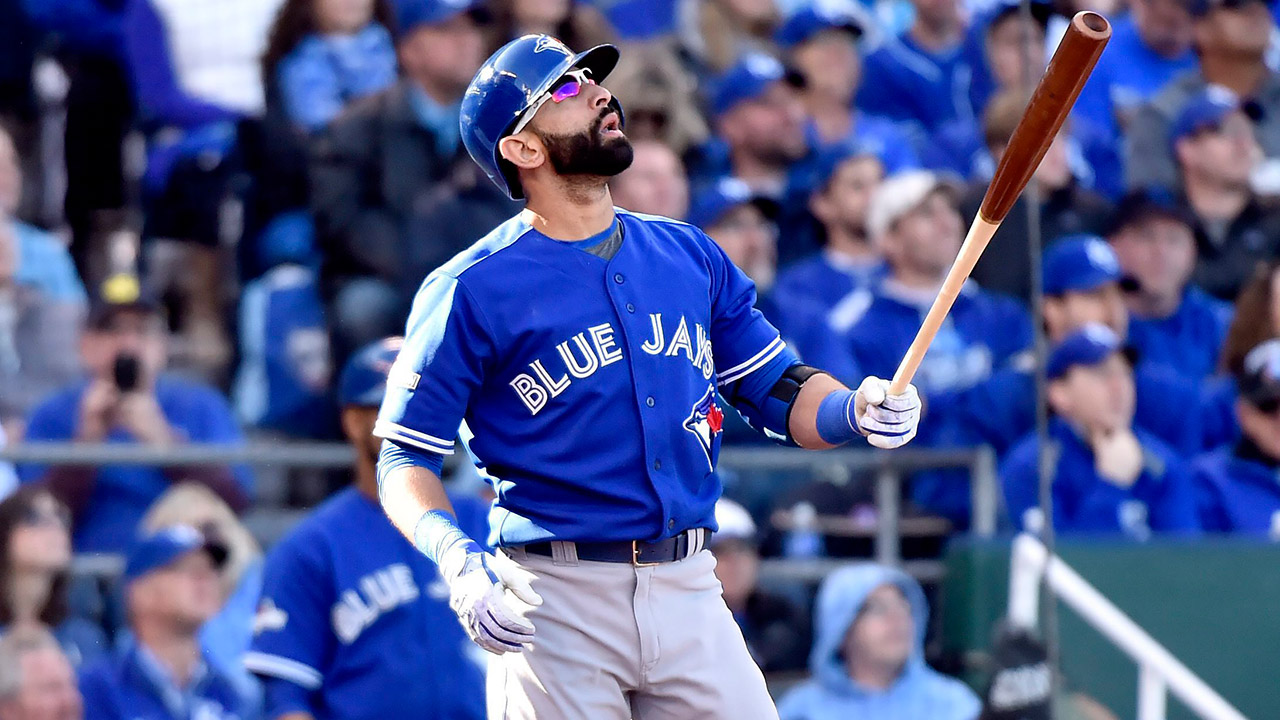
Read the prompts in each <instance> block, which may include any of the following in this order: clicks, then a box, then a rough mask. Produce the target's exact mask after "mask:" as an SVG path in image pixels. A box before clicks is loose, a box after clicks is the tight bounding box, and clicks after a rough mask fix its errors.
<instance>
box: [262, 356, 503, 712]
mask: <svg viewBox="0 0 1280 720" xmlns="http://www.w3.org/2000/svg"><path fill="white" fill-rule="evenodd" d="M399 349H400V338H388V339H387V340H383V341H381V342H379V343H375V344H373V345H370V346H368V347H366V348H365V349H363V350H361V351H359V352H358V353H356V354H355V355H354V356H352V358H351V360H350V361H348V363H347V366H346V368H345V369H344V370H343V372H342V375H341V377H340V379H339V381H338V401H339V403H340V404H341V405H342V426H343V430H344V431H345V432H346V434H347V437H348V439H349V440H350V441H351V443H352V444H353V445H354V446H355V450H356V472H355V483H354V485H352V486H351V487H349V488H347V489H345V490H343V491H341V492H339V493H337V494H336V495H335V496H334V497H332V498H331V499H329V500H328V501H327V502H325V503H324V504H323V505H321V506H320V507H319V508H318V509H317V510H316V511H315V513H313V514H312V515H311V516H310V517H308V518H307V519H306V520H303V521H302V522H301V523H300V524H299V525H298V527H297V528H295V529H294V530H293V531H292V532H290V533H289V534H288V535H287V536H286V537H285V538H284V539H283V540H281V541H280V542H279V543H278V544H277V545H276V547H275V548H274V549H273V550H272V552H271V554H270V555H269V556H268V558H267V565H266V570H265V573H264V578H263V588H262V598H261V601H260V603H259V606H258V615H257V617H256V618H255V622H254V639H253V645H252V647H251V648H250V651H249V652H248V653H247V654H246V655H245V661H244V662H245V665H246V667H248V668H249V670H250V671H252V672H254V673H256V674H257V675H258V676H259V677H260V678H262V681H263V685H264V691H265V692H264V695H265V701H266V707H265V713H264V718H265V720H361V719H363V720H375V718H376V719H377V720H383V719H384V718H413V719H414V720H429V719H431V718H440V719H441V720H445V719H448V720H479V719H480V718H483V717H484V714H485V710H484V694H483V693H484V676H483V673H482V672H481V667H480V665H478V664H477V663H475V662H472V659H471V658H469V657H468V655H469V654H472V653H473V651H474V654H480V655H482V654H483V653H479V652H478V651H475V648H474V647H473V646H472V645H471V643H470V641H468V640H467V637H466V635H465V634H464V633H463V632H462V628H460V627H459V626H458V623H457V621H456V619H455V618H454V616H453V613H452V611H450V609H449V606H448V604H447V600H448V597H449V590H448V588H447V587H445V585H444V583H443V582H442V581H441V580H440V577H439V573H437V572H436V568H435V566H434V565H432V564H431V561H430V560H428V559H427V558H426V557H424V556H423V555H422V553H420V552H418V551H416V550H414V548H413V547H412V546H411V545H410V544H409V543H407V542H405V540H404V538H402V537H400V535H399V534H398V533H397V532H396V530H395V528H393V527H392V526H391V524H390V523H389V522H387V518H386V516H385V515H384V514H383V513H382V511H381V509H380V508H379V506H378V500H377V478H376V475H375V469H374V465H375V463H376V462H377V458H378V446H379V444H380V442H381V441H379V440H377V439H375V438H374V437H373V436H372V429H373V422H374V418H375V417H376V416H377V406H378V403H380V402H381V401H382V395H383V393H384V392H385V390H386V378H387V371H388V370H389V369H390V368H391V363H392V361H394V360H395V356H396V353H397V352H398V351H399ZM464 500H465V499H463V498H459V503H458V504H457V505H456V507H457V509H458V510H459V511H460V515H462V518H463V522H462V525H463V526H464V527H467V528H468V529H472V528H474V529H478V530H479V529H483V528H484V523H485V518H484V507H483V504H482V503H480V502H479V501H477V500H471V501H470V502H464ZM465 511H470V512H465ZM468 520H469V521H470V522H468ZM425 668H429V670H424V669H425Z"/></svg>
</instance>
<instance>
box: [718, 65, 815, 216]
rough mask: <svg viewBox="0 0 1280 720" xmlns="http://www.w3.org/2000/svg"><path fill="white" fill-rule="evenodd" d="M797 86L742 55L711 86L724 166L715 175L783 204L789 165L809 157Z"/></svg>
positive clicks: (779, 69) (779, 67)
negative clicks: (726, 176)
mask: <svg viewBox="0 0 1280 720" xmlns="http://www.w3.org/2000/svg"><path fill="white" fill-rule="evenodd" d="M795 81H796V78H795V77H794V76H788V74H787V72H786V70H785V69H784V68H783V66H782V63H781V62H779V61H778V60H777V59H776V58H774V57H772V56H769V55H764V54H762V53H751V54H747V55H744V56H743V57H742V59H741V60H739V61H738V63H737V64H735V65H734V66H733V67H732V68H730V69H729V70H728V71H727V72H726V73H724V74H723V75H722V76H720V77H719V78H718V79H717V80H716V81H715V89H714V91H713V93H712V97H711V115H712V119H713V120H712V124H713V127H714V129H715V133H716V135H717V136H718V138H719V139H720V140H721V141H722V142H723V143H724V145H725V146H726V152H727V161H728V162H727V166H725V167H721V168H716V172H714V173H713V175H720V174H727V175H730V176H732V177H735V178H738V179H739V180H742V181H743V182H745V183H746V184H747V185H748V186H749V187H750V188H751V191H752V192H754V193H757V194H759V195H763V196H765V197H769V198H773V199H774V200H778V201H781V199H782V198H783V196H784V194H785V192H786V190H787V187H788V184H789V171H790V170H791V168H792V165H793V164H794V163H796V162H797V161H799V160H802V159H803V158H804V157H805V156H806V155H807V154H808V153H809V146H808V142H807V140H806V138H805V125H804V121H805V118H804V104H803V103H802V102H801V101H800V96H799V94H798V93H797V90H796V87H795Z"/></svg>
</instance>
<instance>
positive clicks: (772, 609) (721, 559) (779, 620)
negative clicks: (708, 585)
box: [707, 498, 809, 673]
mask: <svg viewBox="0 0 1280 720" xmlns="http://www.w3.org/2000/svg"><path fill="white" fill-rule="evenodd" d="M716 525H717V526H718V529H717V530H716V532H715V534H714V535H712V536H711V542H710V544H709V545H708V546H707V548H708V549H709V550H711V554H712V555H715V556H716V579H717V580H719V581H720V586H721V588H722V589H723V593H722V594H723V595H724V602H725V605H728V606H729V610H730V611H731V612H732V613H733V619H734V620H736V621H737V623H738V627H740V628H742V637H743V639H744V640H745V641H746V643H747V650H749V651H750V652H751V657H752V658H754V659H755V661H756V664H757V665H759V666H760V669H761V670H763V671H765V672H767V673H772V672H785V671H788V670H801V669H803V668H804V666H805V662H806V661H807V659H808V655H809V619H808V618H807V617H805V613H804V612H803V611H802V610H801V609H800V608H798V607H796V605H795V604H794V603H792V602H791V601H790V600H788V599H787V598H786V597H783V596H782V595H777V594H774V593H771V592H768V591H766V590H763V589H761V588H760V586H759V580H760V548H759V537H758V535H757V534H756V524H755V521H753V520H752V519H751V515H750V513H748V512H747V510H746V508H744V507H742V506H741V505H739V504H738V503H736V502H734V501H732V500H730V499H728V498H720V499H719V500H717V501H716Z"/></svg>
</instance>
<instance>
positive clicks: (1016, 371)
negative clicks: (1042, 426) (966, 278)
mask: <svg viewBox="0 0 1280 720" xmlns="http://www.w3.org/2000/svg"><path fill="white" fill-rule="evenodd" d="M1042 276H1043V287H1044V294H1045V298H1044V316H1043V318H1042V321H1043V323H1044V328H1045V334H1046V335H1047V337H1048V339H1049V342H1050V343H1058V342H1061V341H1062V340H1064V339H1065V338H1066V337H1067V336H1068V335H1070V334H1071V333H1073V332H1075V331H1077V330H1079V329H1080V328H1082V327H1084V326H1085V325H1087V324H1089V323H1097V324H1100V325H1104V326H1106V327H1107V328H1109V329H1110V330H1111V331H1112V332H1114V333H1115V334H1116V335H1117V336H1118V337H1120V338H1124V337H1127V335H1128V332H1129V314H1128V310H1127V308H1126V307H1125V304H1124V295H1123V293H1122V292H1121V290H1120V280H1121V279H1122V275H1121V273H1120V261H1119V260H1118V259H1116V255H1115V252H1114V251H1113V250H1112V249H1111V246H1109V245H1108V244H1107V242H1106V241H1105V240H1103V239H1102V238H1100V237H1096V236H1092V235H1079V236H1072V237H1066V238H1062V239H1061V240H1059V241H1058V242H1056V243H1054V244H1053V245H1050V246H1049V249H1048V250H1046V251H1045V255H1044V262H1043V264H1042ZM1034 369H1035V358H1034V357H1033V356H1032V355H1031V353H1030V352H1025V353H1019V354H1018V355H1016V356H1014V357H1013V358H1012V359H1011V361H1010V362H1008V363H1006V364H1005V365H1004V366H1003V367H1001V368H999V369H997V370H996V371H995V372H994V373H993V374H992V376H991V378H990V380H988V381H987V382H984V383H982V384H980V385H978V386H977V387H974V388H973V389H971V390H969V391H968V392H966V393H965V394H964V397H963V398H961V411H960V415H961V417H962V418H963V419H964V423H965V426H966V427H967V428H968V429H969V432H971V433H973V434H974V436H975V444H976V443H985V444H988V445H991V446H992V447H993V448H994V449H995V451H996V453H997V454H999V455H1002V456H1003V455H1004V454H1005V453H1006V452H1008V450H1009V448H1010V447H1011V446H1012V445H1013V443H1014V442H1016V441H1017V440H1018V439H1020V438H1021V437H1022V436H1023V435H1025V434H1026V433H1028V432H1030V431H1031V430H1032V429H1033V428H1034V427H1035V393H1036V390H1035V376H1034V374H1033V371H1034ZM1134 381H1135V383H1136V385H1137V409H1136V411H1135V423H1136V424H1137V426H1138V427H1140V428H1143V429H1144V430H1146V431H1147V432H1149V433H1151V434H1152V435H1155V436H1156V437H1158V438H1160V439H1161V440H1162V441H1164V442H1165V443H1166V444H1167V445H1169V446H1170V447H1172V448H1174V449H1175V450H1176V451H1177V452H1178V453H1180V454H1182V455H1184V456H1187V457H1192V456H1194V455H1195V454H1197V453H1199V452H1200V450H1201V446H1202V443H1203V441H1204V428H1203V427H1202V425H1201V418H1200V412H1199V408H1195V409H1189V407H1194V405H1195V403H1198V402H1199V400H1198V398H1199V397H1200V391H1199V387H1198V386H1197V384H1196V383H1195V382H1193V381H1191V380H1188V379H1187V378H1185V377H1183V376H1182V375H1181V374H1179V373H1178V372H1176V371H1174V370H1171V369H1169V368H1166V367H1163V366H1160V365H1158V364H1154V363H1148V362H1146V361H1145V360H1143V359H1142V358H1138V364H1137V367H1136V368H1135V370H1134Z"/></svg>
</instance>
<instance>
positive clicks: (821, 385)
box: [787, 373, 849, 450]
mask: <svg viewBox="0 0 1280 720" xmlns="http://www.w3.org/2000/svg"><path fill="white" fill-rule="evenodd" d="M836 391H845V392H849V388H847V387H845V385H844V383H842V382H840V381H839V380H836V379H835V378H833V377H831V376H830V375H827V374H825V373H822V374H819V375H814V376H813V377H811V378H809V379H808V380H807V381H805V383H804V385H802V386H801V387H800V392H799V393H798V394H797V395H796V399H795V401H794V403H793V405H792V406H791V417H790V418H789V420H788V421H787V428H788V430H790V431H791V438H792V439H793V440H795V441H796V444H797V445H799V446H800V447H802V448H805V449H808V450H826V449H827V448H833V447H836V444H833V443H829V442H827V441H826V440H823V439H822V435H821V434H820V433H819V432H818V410H819V408H820V407H821V406H822V401H823V400H825V399H826V397H827V396H828V395H830V394H831V393H833V392H836Z"/></svg>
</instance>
